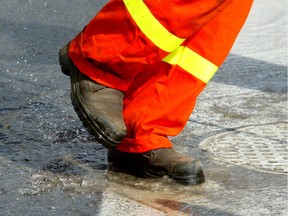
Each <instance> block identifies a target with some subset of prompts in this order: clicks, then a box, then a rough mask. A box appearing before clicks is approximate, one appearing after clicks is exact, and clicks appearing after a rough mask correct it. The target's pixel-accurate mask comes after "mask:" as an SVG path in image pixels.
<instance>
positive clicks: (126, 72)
mask: <svg viewBox="0 0 288 216" xmlns="http://www.w3.org/2000/svg"><path fill="white" fill-rule="evenodd" d="M137 4H138V5H137ZM251 4H252V0H250V1H245V2H243V1H232V0H226V1H225V0H223V1H216V0H215V1H212V0H211V1H203V0H198V1H193V2H189V3H187V2H185V1H161V0H160V1H152V0H150V1H148V0H146V1H137V0H134V1H132V0H124V1H120V0H118V1H117V0H114V1H110V2H109V3H108V4H107V5H106V6H105V7H104V8H103V9H102V10H101V11H100V12H99V13H98V14H97V15H96V16H95V17H94V19H93V20H92V21H91V22H90V23H89V24H88V25H87V26H86V28H85V29H84V30H83V31H82V32H81V33H80V34H79V35H78V36H77V37H76V38H75V39H74V40H73V41H72V42H71V44H70V48H69V57H70V58H71V59H72V61H73V63H74V64H75V65H76V67H77V68H78V69H79V70H80V71H81V72H82V73H83V74H85V75H86V76H88V77H89V78H90V79H91V80H93V81H94V82H97V83H99V84H102V85H105V86H107V87H109V88H113V89H117V90H120V91H122V92H124V95H125V98H124V105H123V108H124V111H123V115H124V120H125V123H126V126H127V136H126V137H125V138H124V139H123V140H122V142H121V143H120V144H119V145H118V147H117V149H116V150H115V149H110V150H109V156H110V159H111V160H114V161H117V163H120V162H121V161H123V160H125V163H126V164H128V165H129V164H130V165H133V164H134V165H135V164H137V166H138V169H142V170H144V172H145V173H146V174H147V175H149V176H161V175H166V174H167V175H169V176H170V177H172V178H174V179H191V178H195V179H196V178H198V177H201V175H203V174H202V169H201V167H200V165H199V161H197V160H196V159H190V158H187V157H185V156H182V155H180V154H179V153H175V152H174V150H172V151H167V149H173V148H172V147H173V145H172V143H171V142H170V141H169V140H168V136H175V135H177V134H179V133H180V132H181V130H182V129H183V128H184V126H185V124H186V122H187V120H188V118H189V116H190V114H191V113H192V111H193V108H194V105H195V102H196V98H197V96H198V95H199V93H200V92H201V91H202V90H203V89H204V88H205V86H206V83H207V82H208V80H209V79H210V78H211V77H212V75H213V74H214V72H216V70H217V68H218V67H220V66H221V64H222V63H223V61H224V60H225V58H226V56H227V55H228V53H229V51H230V49H231V47H232V45H233V43H234V41H235V39H236V37H237V35H238V33H239V31H240V29H241V27H242V26H243V24H244V22H245V20H246V17H247V15H248V12H249V10H250V7H251ZM135 5H136V6H137V8H138V10H139V7H140V8H142V9H143V5H144V10H140V13H142V12H143V13H144V15H145V16H144V18H145V17H146V14H145V8H147V9H148V13H149V15H147V17H148V18H147V20H145V21H144V22H143V19H142V18H143V16H138V13H135V11H134V9H135V7H136V6H135ZM139 5H140V6H139ZM146 12H147V11H146ZM151 15H152V17H153V18H152V19H151ZM154 18H155V19H154ZM155 20H156V22H158V23H156V24H157V25H156V26H155V28H156V29H157V27H159V25H158V24H160V27H159V29H160V30H159V31H160V34H157V33H158V32H157V30H156V31H155V33H154V32H153V31H154V30H153V29H151V28H149V25H152V24H155ZM148 21H150V22H154V23H149V22H148ZM147 26H148V27H147ZM163 28H164V29H166V30H167V32H168V33H167V32H165V31H163ZM158 35H160V37H159V38H157V37H158ZM163 35H164V36H163ZM171 35H172V36H171ZM165 36H169V37H165ZM170 36H171V37H170ZM163 38H164V39H165V40H166V39H167V40H166V41H164V42H163ZM170 38H172V39H171V41H170ZM161 40H162V41H161ZM161 149H162V150H163V149H164V150H163V151H161ZM158 150H160V151H158ZM151 152H152V153H151ZM159 152H160V153H159ZM155 155H156V159H155ZM164 157H166V158H165V159H162V161H161V158H164ZM159 161H160V162H159ZM177 161H178V162H177ZM172 164H174V165H175V164H176V165H175V166H172ZM171 166H172V167H171ZM177 167H178V168H177ZM177 169H178V170H177Z"/></svg>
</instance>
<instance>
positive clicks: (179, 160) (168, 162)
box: [108, 148, 205, 184]
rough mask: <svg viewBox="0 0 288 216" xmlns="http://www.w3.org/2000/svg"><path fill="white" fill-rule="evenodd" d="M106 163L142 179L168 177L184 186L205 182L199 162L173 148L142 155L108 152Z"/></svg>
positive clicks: (115, 151)
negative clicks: (110, 163) (128, 170)
mask: <svg viewBox="0 0 288 216" xmlns="http://www.w3.org/2000/svg"><path fill="white" fill-rule="evenodd" d="M108 161H109V162H112V163H113V164H114V165H115V166H119V167H122V168H124V169H126V170H127V169H130V171H131V172H133V171H135V172H137V174H138V175H139V174H140V175H142V176H144V177H161V176H169V177H170V178H172V179H174V180H175V181H177V182H179V183H184V184H200V183H202V182H204V181H205V178H204V174H203V170H202V164H201V162H200V160H198V159H197V158H190V157H186V156H184V155H182V154H180V153H178V152H176V151H175V150H174V149H173V148H160V149H155V150H152V151H149V152H146V153H143V154H135V153H124V152H120V151H117V150H109V151H108ZM132 170H133V171H132Z"/></svg>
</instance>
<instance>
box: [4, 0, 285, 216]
mask: <svg viewBox="0 0 288 216" xmlns="http://www.w3.org/2000/svg"><path fill="white" fill-rule="evenodd" d="M105 2H106V1H88V0H83V1H76V0H73V1H71V0H69V1H68V0H62V1H56V0H50V1H41V0H38V1H34V0H25V1H23V0H21V1H20V0H9V1H1V7H0V44H1V46H0V73H1V78H0V88H1V91H0V101H1V103H0V215H101V216H104V215H137V216H138V215H145V216H147V215H149V216H150V215H151V216H154V215H245V216H246V215H269V216H270V215H287V159H288V149H287V2H286V1H284V0H278V1H277V2H276V1H268V0H261V1H255V3H254V6H253V9H252V11H251V14H250V16H249V19H248V20H247V23H246V25H245V27H244V28H243V30H242V32H241V34H240V36H239V38H238V40H237V42H236V44H235V46H234V47H233V49H232V51H231V54H230V55H229V57H228V58H227V60H226V62H225V63H224V65H223V66H222V67H221V69H220V70H219V71H218V73H217V74H216V76H215V77H214V78H213V79H212V81H211V82H210V83H209V85H208V86H207V88H206V89H205V90H204V92H203V93H202V94H201V95H200V97H199V100H198V103H197V106H196V108H195V111H194V112H193V114H192V115H191V117H190V119H189V122H188V124H187V126H186V127H185V129H184V131H183V132H182V133H181V134H180V135H179V136H177V137H173V138H171V139H172V141H173V142H174V143H175V148H176V149H177V150H179V151H181V152H182V153H185V154H187V155H195V156H197V157H199V158H200V159H201V160H202V162H203V166H204V171H205V175H206V182H205V183H203V184H201V185H197V186H184V185H180V184H177V183H175V182H172V181H171V180H170V179H168V178H165V177H164V178H161V179H142V178H137V177H134V176H131V175H129V174H125V173H122V172H119V170H117V168H116V167H113V165H111V164H107V157H106V153H107V151H106V149H104V148H103V147H102V146H101V145H100V144H98V143H96V142H95V141H94V139H93V137H92V136H90V135H89V133H88V132H87V131H86V130H85V128H84V127H83V126H82V124H81V122H80V121H79V119H78V117H77V115H76V114H75V112H74V110H73V108H72V106H71V104H70V99H69V79H68V78H67V77H66V76H64V75H63V74H61V73H60V68H59V66H58V62H57V61H58V60H57V54H58V53H57V50H58V49H59V48H60V47H61V46H62V45H63V44H65V43H66V42H67V41H68V40H69V39H71V38H73V37H74V36H75V35H76V34H77V33H78V32H79V31H80V30H81V29H82V28H83V27H84V25H85V24H86V23H87V22H88V21H89V20H90V19H91V18H92V17H93V16H94V14H95V13H96V11H98V10H99V9H100V8H101V6H102V5H103V4H104V3H105Z"/></svg>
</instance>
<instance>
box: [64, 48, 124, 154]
mask: <svg viewBox="0 0 288 216" xmlns="http://www.w3.org/2000/svg"><path fill="white" fill-rule="evenodd" d="M67 47H68V46H67V45H66V46H64V47H63V48H62V49H61V50H60V51H59V63H60V66H61V70H62V72H63V73H64V74H65V75H67V76H70V80H71V94H70V97H71V101H72V105H73V107H74V110H75V112H76V113H77V115H78V117H79V119H80V120H81V121H82V123H83V125H84V126H85V128H86V129H87V130H88V131H89V133H91V134H92V135H93V136H94V137H95V139H96V140H97V141H98V142H99V143H100V144H102V145H103V146H104V147H106V148H108V149H114V148H116V147H117V145H118V144H119V142H117V141H114V140H112V139H110V138H109V136H108V135H106V134H105V132H104V131H103V130H101V128H100V127H99V126H98V125H97V123H96V122H95V121H94V120H93V118H92V117H91V115H90V113H89V111H88V109H87V108H85V104H84V103H83V100H82V98H81V95H80V87H79V83H78V82H74V84H73V82H72V80H77V78H78V76H77V73H78V72H76V73H75V72H73V70H75V69H73V67H75V66H72V65H73V63H72V62H71V60H70V59H69V57H68V55H67Z"/></svg>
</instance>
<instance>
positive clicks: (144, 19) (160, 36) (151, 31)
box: [123, 0, 185, 52]
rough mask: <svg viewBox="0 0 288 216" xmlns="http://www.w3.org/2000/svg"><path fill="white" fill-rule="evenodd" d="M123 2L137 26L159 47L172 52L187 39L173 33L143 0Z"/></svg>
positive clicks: (126, 0) (125, 0)
mask: <svg viewBox="0 0 288 216" xmlns="http://www.w3.org/2000/svg"><path fill="white" fill-rule="evenodd" d="M123 2H124V4H125V6H126V8H127V10H128V11H129V13H130V15H131V17H132V18H133V20H134V21H135V23H136V24H137V26H138V27H139V28H140V29H141V31H142V32H143V33H144V34H145V35H146V37H148V38H149V39H150V40H151V41H152V42H153V43H154V44H155V46H157V47H158V48H160V49H162V50H164V51H166V52H172V51H173V50H174V49H175V48H176V47H178V46H179V45H181V43H182V42H183V41H184V40H185V39H183V38H179V37H177V36H176V35H173V34H171V33H170V32H169V31H168V30H167V29H166V28H165V27H164V26H162V25H161V23H160V22H159V21H158V20H157V19H156V18H155V17H154V16H153V14H152V13H151V12H150V10H149V8H148V7H147V6H146V5H145V3H144V2H143V0H123Z"/></svg>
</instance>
